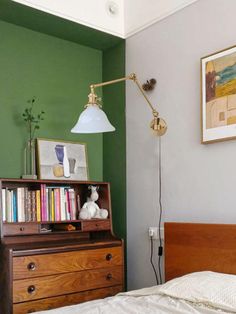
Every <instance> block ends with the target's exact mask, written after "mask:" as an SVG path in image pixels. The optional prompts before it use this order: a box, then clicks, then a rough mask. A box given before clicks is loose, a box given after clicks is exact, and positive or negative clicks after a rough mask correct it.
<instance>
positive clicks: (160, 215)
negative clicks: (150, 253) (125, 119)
mask: <svg viewBox="0 0 236 314" xmlns="http://www.w3.org/2000/svg"><path fill="white" fill-rule="evenodd" d="M158 161H159V162H158V168H159V209H160V211H159V222H158V237H159V247H158V273H159V278H160V283H161V284H162V274H161V257H162V255H163V245H162V237H161V221H162V212H163V210H162V173H161V137H159V158H158Z"/></svg>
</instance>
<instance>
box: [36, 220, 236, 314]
mask: <svg viewBox="0 0 236 314" xmlns="http://www.w3.org/2000/svg"><path fill="white" fill-rule="evenodd" d="M235 275H236V225H229V224H228V225H226V224H193V223H165V276H166V280H167V282H166V283H165V284H163V285H160V286H154V287H149V288H144V289H139V290H135V291H130V292H126V293H120V294H118V295H117V296H115V297H110V298H106V299H101V300H95V301H90V302H85V303H82V304H77V305H72V306H67V307H63V308H59V309H54V310H49V311H42V312H35V313H37V314H39V313H40V314H77V313H78V314H80V313H83V314H111V313H112V314H123V313H130V314H132V313H137V314H138V313H140V314H145V313H157V314H167V313H169V314H175V313H176V314H177V313H179V314H185V313H195V314H197V313H198V314H200V313H201V314H210V313H236V276H235Z"/></svg>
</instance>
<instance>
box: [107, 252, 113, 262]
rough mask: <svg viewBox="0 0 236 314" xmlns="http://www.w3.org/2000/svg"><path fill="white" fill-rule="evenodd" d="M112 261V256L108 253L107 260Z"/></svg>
mask: <svg viewBox="0 0 236 314" xmlns="http://www.w3.org/2000/svg"><path fill="white" fill-rule="evenodd" d="M111 259H112V254H111V253H108V254H107V256H106V260H107V261H110V260H111Z"/></svg>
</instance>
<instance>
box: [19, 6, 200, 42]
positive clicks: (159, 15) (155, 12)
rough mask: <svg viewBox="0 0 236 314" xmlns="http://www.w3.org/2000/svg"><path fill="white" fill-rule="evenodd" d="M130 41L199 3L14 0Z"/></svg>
mask: <svg viewBox="0 0 236 314" xmlns="http://www.w3.org/2000/svg"><path fill="white" fill-rule="evenodd" d="M13 1H15V2H19V3H22V4H24V5H27V6H30V7H33V8H36V9H38V10H42V11H45V12H48V13H50V14H53V15H57V16H60V17H62V18H65V19H68V20H71V21H74V22H76V23H79V24H83V25H86V26H89V27H92V28H95V29H98V30H100V31H103V32H106V33H109V34H112V35H115V36H119V37H121V38H127V37H129V36H131V35H133V34H135V33H137V32H139V31H140V30H142V29H144V28H146V27H148V26H150V25H151V24H153V23H156V22H157V21H159V20H161V19H163V18H165V17H167V16H168V15H170V14H173V13H174V12H176V11H178V10H180V9H183V8H184V7H185V6H187V5H189V4H191V3H193V2H195V1H197V0H148V1H147V0H86V1H84V0H64V1H63V0H13Z"/></svg>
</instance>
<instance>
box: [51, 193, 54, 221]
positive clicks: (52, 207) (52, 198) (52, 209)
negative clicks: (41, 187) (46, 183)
mask: <svg viewBox="0 0 236 314" xmlns="http://www.w3.org/2000/svg"><path fill="white" fill-rule="evenodd" d="M51 217H52V221H55V202H54V190H53V189H51Z"/></svg>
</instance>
